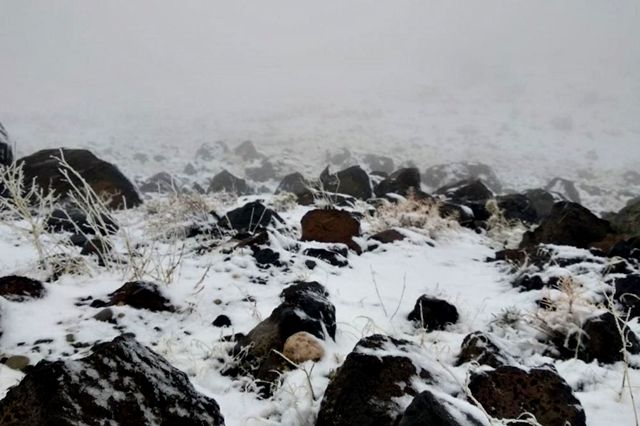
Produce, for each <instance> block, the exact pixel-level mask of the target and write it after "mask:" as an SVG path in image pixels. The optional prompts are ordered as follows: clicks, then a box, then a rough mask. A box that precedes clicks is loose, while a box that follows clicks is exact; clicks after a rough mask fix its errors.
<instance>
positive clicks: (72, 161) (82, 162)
mask: <svg viewBox="0 0 640 426" xmlns="http://www.w3.org/2000/svg"><path fill="white" fill-rule="evenodd" d="M61 157H64V159H65V161H66V162H67V163H68V164H69V166H71V167H72V168H73V169H74V170H75V171H76V172H77V173H78V174H79V175H80V176H81V177H82V179H84V180H85V181H86V182H87V184H89V186H90V187H91V188H92V189H93V191H94V192H95V193H96V194H98V195H99V196H101V197H106V198H108V199H109V201H108V202H107V206H108V207H110V208H115V209H119V208H124V207H135V206H137V205H139V204H141V203H142V200H141V199H140V196H139V195H138V193H137V192H136V188H135V187H134V185H133V184H132V183H131V182H130V181H129V180H128V179H127V178H126V177H125V176H124V175H123V174H122V173H121V172H120V170H118V168H117V167H116V166H114V165H113V164H111V163H107V162H106V161H103V160H101V159H99V158H98V157H96V156H95V155H93V153H91V151H88V150H85V149H67V148H61V149H44V150H42V151H38V152H36V153H35V154H31V155H29V156H26V157H23V158H21V159H19V160H18V161H17V162H18V163H19V164H22V169H23V172H24V179H25V181H26V182H31V181H32V180H35V182H36V183H37V184H38V185H39V186H40V187H41V188H43V189H44V190H45V191H47V192H48V191H50V190H54V191H55V192H56V193H57V194H60V195H61V196H62V197H65V196H66V195H68V194H69V193H71V192H72V185H71V184H70V183H69V182H68V181H67V180H66V178H65V177H64V176H63V175H62V173H61V172H60V167H61V165H60V160H59V158H61ZM70 175H71V173H70ZM70 177H71V178H72V181H74V183H76V184H78V182H77V179H75V178H74V177H73V176H70Z"/></svg>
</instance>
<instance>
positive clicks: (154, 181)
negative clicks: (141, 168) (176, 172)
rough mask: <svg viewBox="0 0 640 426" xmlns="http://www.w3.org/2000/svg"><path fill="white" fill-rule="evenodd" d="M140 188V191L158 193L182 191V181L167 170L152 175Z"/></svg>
mask: <svg viewBox="0 0 640 426" xmlns="http://www.w3.org/2000/svg"><path fill="white" fill-rule="evenodd" d="M139 189H140V192H145V193H147V192H153V193H158V194H167V193H172V192H181V191H182V188H181V184H180V182H179V181H178V180H177V179H176V178H175V177H174V176H172V175H171V174H169V173H167V172H159V173H156V174H155V175H153V176H151V177H150V178H149V179H147V180H146V181H144V183H143V184H142V185H140V187H139Z"/></svg>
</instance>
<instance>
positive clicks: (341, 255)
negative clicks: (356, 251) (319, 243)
mask: <svg viewBox="0 0 640 426" xmlns="http://www.w3.org/2000/svg"><path fill="white" fill-rule="evenodd" d="M303 254H304V255H305V256H309V257H314V258H316V259H320V260H322V261H324V262H327V263H328V264H329V265H332V266H337V267H339V268H344V267H345V266H348V265H349V261H348V260H347V255H348V251H347V250H346V249H340V248H336V247H334V248H328V249H322V248H308V249H306V250H304V252H303ZM314 267H315V262H314ZM310 269H313V268H310Z"/></svg>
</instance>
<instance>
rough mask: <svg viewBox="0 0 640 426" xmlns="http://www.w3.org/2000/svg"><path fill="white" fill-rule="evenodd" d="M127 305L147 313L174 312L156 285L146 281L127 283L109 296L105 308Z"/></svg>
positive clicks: (173, 308)
mask: <svg viewBox="0 0 640 426" xmlns="http://www.w3.org/2000/svg"><path fill="white" fill-rule="evenodd" d="M112 305H127V306H131V307H132V308H136V309H147V310H149V311H168V312H173V311H175V307H174V306H173V305H171V302H170V301H169V299H167V298H166V297H164V296H163V295H162V293H161V292H160V288H159V287H158V285H157V284H154V283H152V282H148V281H129V282H127V283H125V284H124V285H123V286H122V287H120V288H119V289H117V290H116V291H114V292H113V293H111V294H109V302H108V303H106V305H105V306H112Z"/></svg>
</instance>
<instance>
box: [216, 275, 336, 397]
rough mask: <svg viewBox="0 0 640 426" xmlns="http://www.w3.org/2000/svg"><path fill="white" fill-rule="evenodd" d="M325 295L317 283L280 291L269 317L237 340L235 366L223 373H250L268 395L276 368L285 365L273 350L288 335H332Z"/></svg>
mask: <svg viewBox="0 0 640 426" xmlns="http://www.w3.org/2000/svg"><path fill="white" fill-rule="evenodd" d="M328 296H329V294H328V293H327V291H326V290H325V288H324V287H323V286H322V285H321V284H319V283H317V282H298V283H296V284H294V285H292V286H289V287H287V288H285V289H284V290H283V291H282V293H281V294H280V297H281V298H282V303H281V304H280V305H279V306H278V307H277V308H276V309H274V310H273V312H272V313H271V315H270V316H269V318H267V319H265V320H264V321H262V322H261V323H259V324H258V325H256V326H255V327H254V328H253V329H252V330H251V331H250V332H249V333H247V335H246V336H243V337H241V338H240V339H239V340H238V343H237V344H236V346H235V348H234V354H235V355H236V356H237V357H238V359H239V365H238V366H237V367H235V368H233V369H230V370H228V371H227V372H226V373H227V374H232V375H235V374H240V373H242V374H248V375H251V376H253V377H255V379H256V380H257V384H258V385H259V386H260V388H261V393H262V394H263V396H268V395H270V393H271V391H272V388H273V387H274V385H275V383H276V382H277V380H278V371H283V369H284V368H285V367H286V366H287V363H286V362H284V361H285V360H283V359H282V357H281V356H280V355H279V354H277V353H275V352H274V351H278V352H282V351H283V348H284V343H285V341H286V340H287V338H289V336H292V335H293V334H295V333H298V332H300V331H305V332H307V333H310V334H312V335H314V336H315V337H317V338H319V339H325V338H326V337H331V338H332V339H333V338H335V332H336V313H335V307H334V306H333V304H332V303H331V302H329V300H328ZM327 335H328V336H327ZM274 370H275V371H274Z"/></svg>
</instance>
